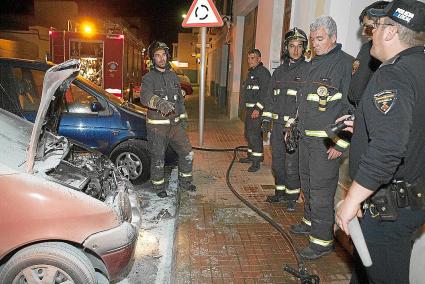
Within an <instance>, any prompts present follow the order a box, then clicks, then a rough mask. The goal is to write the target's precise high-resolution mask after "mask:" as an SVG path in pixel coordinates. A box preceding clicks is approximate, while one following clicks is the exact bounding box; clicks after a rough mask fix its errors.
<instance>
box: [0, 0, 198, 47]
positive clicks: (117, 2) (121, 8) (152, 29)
mask: <svg viewBox="0 0 425 284" xmlns="http://www.w3.org/2000/svg"><path fill="white" fill-rule="evenodd" d="M52 1H54V0H52ZM75 2H77V3H78V7H79V13H80V15H81V16H90V17H141V18H142V23H144V24H145V25H147V27H146V33H144V34H148V37H147V38H149V39H150V40H161V41H164V42H165V43H167V44H169V45H171V43H173V42H177V33H178V32H179V31H187V32H189V31H190V29H189V30H188V29H183V28H181V23H182V21H183V19H182V17H181V15H182V14H184V13H186V12H187V11H188V10H189V7H190V5H191V4H192V0H106V1H103V0H102V1H100V0H75ZM0 9H1V10H0V13H2V14H6V13H7V14H21V15H32V14H33V13H34V4H33V0H3V1H2V5H1V8H0ZM147 44H148V43H147Z"/></svg>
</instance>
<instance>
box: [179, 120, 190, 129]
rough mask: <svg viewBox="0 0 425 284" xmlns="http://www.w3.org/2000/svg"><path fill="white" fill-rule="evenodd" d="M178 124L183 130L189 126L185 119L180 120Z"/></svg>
mask: <svg viewBox="0 0 425 284" xmlns="http://www.w3.org/2000/svg"><path fill="white" fill-rule="evenodd" d="M180 124H181V126H182V127H183V129H186V128H187V127H188V126H189V122H188V121H187V119H182V120H180Z"/></svg>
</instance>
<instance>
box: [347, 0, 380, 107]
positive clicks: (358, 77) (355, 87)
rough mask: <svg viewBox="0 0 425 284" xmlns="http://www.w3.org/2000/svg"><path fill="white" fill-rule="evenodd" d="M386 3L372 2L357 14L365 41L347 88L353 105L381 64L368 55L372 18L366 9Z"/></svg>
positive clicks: (370, 42)
mask: <svg viewBox="0 0 425 284" xmlns="http://www.w3.org/2000/svg"><path fill="white" fill-rule="evenodd" d="M387 4H388V2H387V1H377V2H374V3H372V4H371V5H369V6H367V7H366V8H364V9H363V11H362V12H361V13H360V16H359V21H360V24H361V25H362V36H363V37H364V38H366V39H367V41H366V42H365V43H364V44H363V45H362V47H361V48H360V51H359V54H357V57H356V60H355V61H354V62H353V68H352V71H351V73H352V77H351V82H350V88H349V89H348V100H349V101H350V103H352V104H353V105H354V106H357V105H358V104H359V102H360V99H361V96H362V94H363V91H364V90H365V88H366V86H367V83H368V82H369V80H370V78H371V77H372V75H373V73H374V72H375V71H376V70H377V69H378V67H379V65H381V61H379V60H378V59H376V58H374V57H373V56H371V55H370V49H371V47H372V30H373V19H372V18H370V17H369V16H368V15H367V11H368V10H369V9H372V8H375V9H382V8H383V7H385V6H386V5H387Z"/></svg>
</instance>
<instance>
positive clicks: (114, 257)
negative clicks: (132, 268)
mask: <svg viewBox="0 0 425 284" xmlns="http://www.w3.org/2000/svg"><path fill="white" fill-rule="evenodd" d="M137 236H138V231H137V228H136V227H135V226H133V225H132V224H130V223H129V222H123V223H122V224H121V225H120V226H118V227H116V228H113V229H110V230H107V231H103V232H99V233H96V234H93V235H91V236H90V237H88V238H87V239H86V240H85V241H84V243H83V246H84V247H85V248H87V249H89V250H91V251H93V252H94V253H96V254H97V255H98V256H99V257H100V258H101V259H102V261H103V262H104V264H105V266H106V269H107V272H108V275H107V277H108V278H109V280H110V281H111V280H114V279H116V278H118V277H119V276H120V275H121V274H122V273H123V272H124V271H126V269H127V266H128V265H129V264H130V263H131V260H132V259H133V256H134V251H135V249H136V242H137Z"/></svg>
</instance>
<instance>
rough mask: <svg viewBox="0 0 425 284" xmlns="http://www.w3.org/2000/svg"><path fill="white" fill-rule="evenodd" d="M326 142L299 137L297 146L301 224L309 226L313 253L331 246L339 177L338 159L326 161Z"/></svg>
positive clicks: (319, 139)
mask: <svg viewBox="0 0 425 284" xmlns="http://www.w3.org/2000/svg"><path fill="white" fill-rule="evenodd" d="M325 142H326V141H325V140H324V139H323V138H317V137H302V139H300V145H299V148H300V149H299V150H300V156H299V158H300V179H301V187H302V189H303V191H304V198H305V203H304V217H303V221H304V222H305V223H306V224H307V225H311V233H310V247H311V248H313V249H316V250H327V249H329V247H330V246H332V245H333V224H334V220H335V212H334V196H335V192H336V188H337V185H338V177H339V165H340V158H337V159H334V160H328V154H327V153H326V151H327V146H326V143H325Z"/></svg>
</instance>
